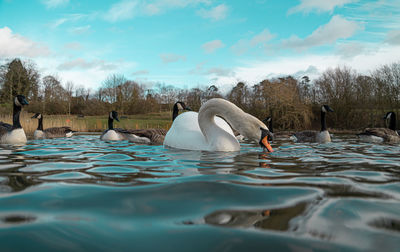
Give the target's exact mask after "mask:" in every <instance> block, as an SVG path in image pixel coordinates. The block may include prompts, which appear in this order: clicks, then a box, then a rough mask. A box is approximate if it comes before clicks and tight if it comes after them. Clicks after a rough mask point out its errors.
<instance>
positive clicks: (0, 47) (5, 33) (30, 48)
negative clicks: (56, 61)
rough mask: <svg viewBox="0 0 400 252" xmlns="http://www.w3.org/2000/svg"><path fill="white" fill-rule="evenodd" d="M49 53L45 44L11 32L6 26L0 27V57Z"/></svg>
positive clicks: (33, 55) (34, 55)
mask: <svg viewBox="0 0 400 252" xmlns="http://www.w3.org/2000/svg"><path fill="white" fill-rule="evenodd" d="M49 54H50V50H49V48H47V46H45V45H42V44H39V43H37V42H34V41H31V40H30V39H28V38H25V37H23V36H21V35H18V34H13V32H12V31H11V29H10V28H8V27H7V26H6V27H4V28H0V57H39V56H47V55H49Z"/></svg>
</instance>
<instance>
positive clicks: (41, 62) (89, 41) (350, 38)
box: [0, 0, 400, 90]
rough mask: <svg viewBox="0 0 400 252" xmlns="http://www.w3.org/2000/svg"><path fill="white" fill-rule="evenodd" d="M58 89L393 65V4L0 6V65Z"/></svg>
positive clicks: (397, 35)
mask: <svg viewBox="0 0 400 252" xmlns="http://www.w3.org/2000/svg"><path fill="white" fill-rule="evenodd" d="M14 57H21V58H24V59H32V60H33V61H34V62H36V64H37V66H38V69H39V70H40V72H41V73H42V74H43V75H46V74H55V75H57V76H58V77H59V78H60V79H61V81H62V83H63V84H65V83H66V82H67V81H72V82H73V83H74V84H75V85H76V86H79V85H82V86H85V87H87V88H88V87H90V88H91V89H93V90H94V89H96V88H98V87H99V86H100V85H101V83H102V82H103V80H104V79H105V78H106V77H107V76H108V75H110V74H114V73H116V74H123V75H124V76H125V77H126V78H128V79H131V80H135V81H137V82H139V83H142V84H146V85H147V86H148V87H151V86H152V85H154V84H155V83H165V84H168V85H174V86H177V87H181V88H191V87H198V86H207V85H211V84H215V85H217V86H218V87H220V88H221V89H222V90H228V89H229V88H230V87H231V86H232V85H235V84H236V83H237V82H239V81H244V82H245V83H247V84H249V85H253V84H256V83H257V82H259V81H261V80H263V79H265V78H270V77H276V76H281V75H289V74H290V75H293V76H295V77H301V76H303V75H309V76H311V77H312V78H316V77H317V76H318V75H319V74H320V73H321V72H323V71H324V70H326V69H327V68H329V67H336V66H344V65H346V66H349V67H352V68H354V69H356V70H357V71H360V72H363V73H368V71H369V70H373V69H374V68H376V67H379V66H381V65H383V64H391V63H394V62H399V61H400V60H399V59H400V1H398V0H378V1H363V0H329V1H323V0H288V1H276V0H275V1H274V0H248V1H244V0H229V1H228V0H225V1H223V0H221V1H214V0H149V1H143V0H122V1H118V0H117V1H110V0H107V1H83V0H79V1H78V0H31V1H25V0H0V60H2V61H4V60H7V59H10V58H14Z"/></svg>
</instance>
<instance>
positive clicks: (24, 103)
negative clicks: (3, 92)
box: [21, 98, 29, 105]
mask: <svg viewBox="0 0 400 252" xmlns="http://www.w3.org/2000/svg"><path fill="white" fill-rule="evenodd" d="M21 105H29V103H28V101H27V100H26V99H25V98H24V99H22V101H21Z"/></svg>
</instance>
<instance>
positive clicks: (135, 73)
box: [132, 70, 149, 75]
mask: <svg viewBox="0 0 400 252" xmlns="http://www.w3.org/2000/svg"><path fill="white" fill-rule="evenodd" d="M147 74H149V71H148V70H138V71H135V72H133V73H132V75H147Z"/></svg>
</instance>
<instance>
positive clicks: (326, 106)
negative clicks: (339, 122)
mask: <svg viewBox="0 0 400 252" xmlns="http://www.w3.org/2000/svg"><path fill="white" fill-rule="evenodd" d="M321 111H322V112H325V113H326V112H334V111H333V109H332V108H331V107H329V106H328V105H322V107H321Z"/></svg>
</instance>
